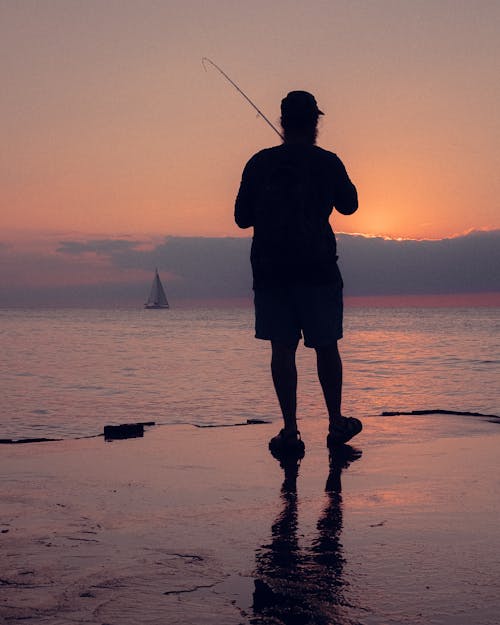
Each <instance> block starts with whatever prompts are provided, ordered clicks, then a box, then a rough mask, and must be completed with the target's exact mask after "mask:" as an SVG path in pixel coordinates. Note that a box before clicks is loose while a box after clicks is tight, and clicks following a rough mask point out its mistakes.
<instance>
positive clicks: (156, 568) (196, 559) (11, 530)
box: [0, 415, 500, 625]
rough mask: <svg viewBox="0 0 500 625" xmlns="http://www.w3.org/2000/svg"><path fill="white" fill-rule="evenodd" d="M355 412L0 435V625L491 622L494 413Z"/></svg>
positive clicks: (497, 561)
mask: <svg viewBox="0 0 500 625" xmlns="http://www.w3.org/2000/svg"><path fill="white" fill-rule="evenodd" d="M364 423H365V428H364V430H363V432H362V433H361V435H360V436H358V437H357V438H356V439H355V441H353V445H352V447H349V446H345V447H344V448H343V450H342V451H340V452H338V453H337V454H335V455H334V458H333V461H332V462H331V463H329V458H328V454H327V451H326V448H325V445H324V438H325V432H324V427H325V423H324V422H323V421H320V420H317V421H314V420H311V421H304V422H303V423H301V426H300V427H301V430H302V435H303V438H304V440H305V442H306V446H307V452H306V456H305V458H304V459H303V461H302V463H301V465H300V467H298V469H297V470H296V467H294V466H293V465H292V466H288V467H285V470H284V469H282V468H281V467H280V465H279V463H278V462H277V461H276V460H274V459H273V458H272V457H271V456H270V455H269V453H268V452H267V448H266V447H267V440H268V439H269V437H270V436H271V435H272V434H274V433H275V431H276V429H277V426H276V425H252V426H246V427H234V428H233V427H228V428H207V429H199V428H194V427H190V426H163V427H155V428H151V429H150V430H148V431H147V432H146V434H145V436H144V438H137V439H130V440H123V441H115V442H111V443H106V442H105V441H104V440H103V439H102V438H97V439H88V440H75V441H62V442H54V443H35V444H29V445H9V446H2V447H1V448H0V476H1V480H2V508H1V515H0V532H1V533H0V556H1V570H0V623H6V624H7V623H9V624H10V623H15V622H19V620H23V622H27V623H36V624H42V623H43V624H50V625H68V624H70V623H90V624H96V625H104V624H106V625H118V624H120V625H126V624H134V625H138V624H141V625H142V624H144V625H148V624H151V625H153V624H154V625H156V624H158V625H160V624H161V625H164V624H167V623H168V624H169V625H173V624H193V625H194V624H197V625H198V624H205V623H207V624H214V625H215V624H218V625H224V624H226V623H227V624H239V623H244V624H249V623H252V624H268V625H271V624H274V625H275V624H279V623H284V624H292V623H293V624H294V625H295V624H298V623H301V624H306V623H313V624H316V623H317V624H325V625H326V624H327V623H330V624H339V625H340V624H342V625H344V624H351V623H362V624H363V625H388V624H398V625H403V624H408V625H409V624H412V625H416V624H446V625H462V624H463V625H465V624H467V625H468V624H470V623H474V625H494V624H497V623H498V613H499V612H500V597H499V593H498V579H500V550H499V549H498V519H499V512H500V478H499V471H498V450H499V446H500V425H499V424H497V423H491V422H489V421H488V420H487V419H480V418H475V417H458V416H432V415H431V416H414V417H368V418H366V419H365V421H364ZM325 487H326V490H325Z"/></svg>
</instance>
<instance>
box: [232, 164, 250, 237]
mask: <svg viewBox="0 0 500 625" xmlns="http://www.w3.org/2000/svg"><path fill="white" fill-rule="evenodd" d="M252 161H253V159H250V160H249V161H248V163H247V164H246V165H245V169H244V170H243V175H242V177H241V184H240V189H239V191H238V195H237V197H236V202H235V205H234V221H235V222H236V224H237V225H238V226H239V227H240V228H250V227H251V226H253V225H254V200H255V181H254V177H255V176H254V166H253V162H252Z"/></svg>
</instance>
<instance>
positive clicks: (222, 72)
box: [201, 56, 284, 139]
mask: <svg viewBox="0 0 500 625" xmlns="http://www.w3.org/2000/svg"><path fill="white" fill-rule="evenodd" d="M205 63H210V65H212V66H213V67H215V69H216V70H217V71H218V72H219V73H221V74H222V75H223V76H224V78H225V79H226V80H227V81H229V82H230V83H231V84H232V85H233V87H234V88H235V89H236V91H238V93H239V94H240V95H242V96H243V97H244V98H245V100H246V101H247V102H248V103H249V104H250V106H252V107H253V108H254V109H255V110H256V111H257V113H258V114H259V115H260V116H261V117H262V119H263V120H264V121H265V122H267V123H268V124H269V126H271V128H272V129H273V130H274V132H275V133H276V134H277V135H278V137H280V138H281V139H284V137H283V135H282V134H281V132H280V131H279V130H278V129H277V128H276V126H275V125H274V124H272V123H271V122H270V121H269V120H268V119H267V117H266V116H265V115H264V113H263V112H262V111H261V110H260V109H259V108H258V107H257V106H256V105H255V104H254V103H253V102H252V100H250V98H249V97H248V96H247V94H246V93H245V92H244V91H242V89H240V88H239V87H238V85H237V84H236V83H235V82H234V80H232V79H231V78H230V77H229V76H228V75H227V74H226V72H225V71H224V70H223V69H221V68H220V67H219V66H218V65H217V63H214V62H213V61H212V59H209V58H208V57H206V56H204V57H203V58H202V59H201V64H202V65H203V69H204V70H205V71H207V67H206V65H205Z"/></svg>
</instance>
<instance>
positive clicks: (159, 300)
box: [144, 268, 170, 309]
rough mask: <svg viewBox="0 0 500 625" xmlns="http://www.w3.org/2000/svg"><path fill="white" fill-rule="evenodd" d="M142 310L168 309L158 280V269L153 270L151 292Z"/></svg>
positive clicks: (161, 285) (163, 291)
mask: <svg viewBox="0 0 500 625" xmlns="http://www.w3.org/2000/svg"><path fill="white" fill-rule="evenodd" d="M144 308H148V309H153V308H155V309H157V308H170V306H169V305H168V301H167V296H166V295H165V290H164V289H163V284H162V283H161V280H160V275H159V273H158V268H156V270H155V277H154V278H153V284H152V285H151V291H150V292H149V297H148V301H147V302H146V303H145V304H144Z"/></svg>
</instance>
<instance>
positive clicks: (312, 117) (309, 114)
mask: <svg viewBox="0 0 500 625" xmlns="http://www.w3.org/2000/svg"><path fill="white" fill-rule="evenodd" d="M323 114H324V113H323V112H322V111H320V110H319V108H318V105H317V103H316V99H315V98H314V96H313V95H312V94H311V93H308V92H307V91H290V93H289V94H288V95H287V96H286V98H283V100H281V126H282V128H283V132H284V135H285V143H288V142H298V143H315V142H316V135H317V133H318V129H317V126H318V118H319V116H320V115H323Z"/></svg>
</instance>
